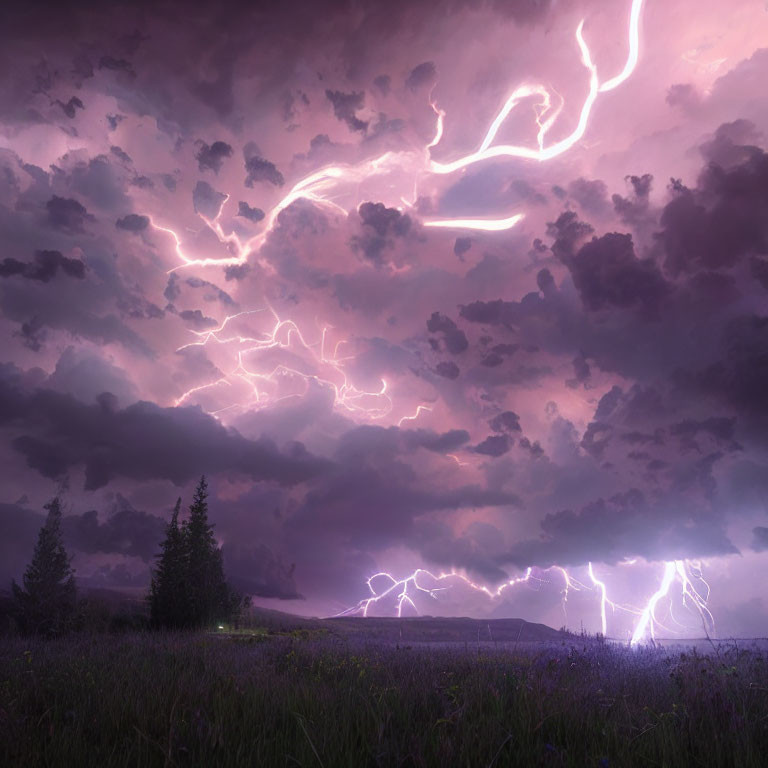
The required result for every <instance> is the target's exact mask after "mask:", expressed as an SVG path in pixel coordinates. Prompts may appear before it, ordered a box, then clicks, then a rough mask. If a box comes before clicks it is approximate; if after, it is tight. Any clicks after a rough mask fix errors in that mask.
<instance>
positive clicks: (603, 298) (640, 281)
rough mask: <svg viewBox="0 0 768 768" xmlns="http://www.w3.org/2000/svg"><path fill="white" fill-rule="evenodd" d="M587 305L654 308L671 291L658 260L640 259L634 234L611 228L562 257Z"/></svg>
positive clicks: (598, 308)
mask: <svg viewBox="0 0 768 768" xmlns="http://www.w3.org/2000/svg"><path fill="white" fill-rule="evenodd" d="M561 258H562V259H563V261H564V263H565V265H566V266H567V267H568V269H569V270H570V272H571V275H572V277H573V282H574V284H575V285H576V288H577V290H578V291H579V294H580V296H581V299H582V301H583V302H584V305H585V306H586V307H587V309H590V310H593V311H597V310H600V309H605V308H606V307H610V306H614V307H643V308H644V309H647V310H655V309H656V308H657V307H658V305H659V303H660V302H661V300H662V299H663V298H664V296H666V294H667V293H668V292H669V291H670V286H669V285H668V284H667V282H666V281H665V280H664V277H663V276H662V274H661V271H660V270H659V267H658V266H657V264H656V262H655V261H654V260H653V259H651V258H647V259H638V258H637V256H636V255H635V249H634V245H633V243H632V235H624V234H619V233H617V232H612V233H609V234H607V235H603V236H602V237H599V238H597V237H595V238H592V240H591V241H590V242H589V243H586V244H585V245H583V246H582V247H581V248H580V249H579V251H578V253H577V254H576V256H575V257H566V256H562V257H561Z"/></svg>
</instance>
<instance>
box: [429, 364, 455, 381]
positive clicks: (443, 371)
mask: <svg viewBox="0 0 768 768" xmlns="http://www.w3.org/2000/svg"><path fill="white" fill-rule="evenodd" d="M435 373H436V374H437V375H438V376H442V377H443V378H444V379H450V380H451V381H454V380H456V379H458V378H459V374H461V368H459V366H458V365H456V363H454V362H453V360H441V361H440V362H439V363H438V364H437V365H436V366H435Z"/></svg>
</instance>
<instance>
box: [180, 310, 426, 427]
mask: <svg viewBox="0 0 768 768" xmlns="http://www.w3.org/2000/svg"><path fill="white" fill-rule="evenodd" d="M257 313H267V314H268V315H270V316H271V318H272V321H273V322H272V324H271V327H270V328H269V329H268V330H266V331H264V332H262V333H260V334H258V335H242V334H232V335H226V336H225V335H222V334H224V332H225V331H226V329H227V326H228V325H229V324H230V323H232V322H233V321H235V320H237V319H238V318H242V317H244V316H248V315H254V314H257ZM329 330H330V327H329V326H325V327H323V328H322V330H321V331H320V338H319V340H318V341H316V342H310V341H308V340H307V338H306V336H305V333H304V332H303V331H302V330H301V329H300V328H299V326H298V325H297V323H296V322H295V321H293V320H282V319H281V318H280V317H279V316H278V315H277V313H276V312H275V310H274V309H272V307H269V306H266V307H264V308H261V309H253V310H247V311H244V312H238V313H237V314H234V315H230V316H228V317H226V318H225V319H224V321H223V322H222V323H220V324H219V326H218V327H217V328H214V329H212V330H208V331H192V333H193V334H195V336H196V337H197V338H196V340H195V341H191V342H189V343H188V344H184V345H183V346H181V347H179V348H178V350H177V352H180V351H182V350H184V349H187V348H189V347H194V346H201V347H205V346H207V345H209V344H218V345H230V344H231V345H235V346H236V347H237V351H236V359H237V364H236V366H235V367H234V368H233V370H232V371H231V372H230V373H229V374H228V375H226V376H224V377H221V378H219V379H216V380H215V381H212V382H210V383H208V384H203V385H200V386H195V387H192V388H191V389H189V390H187V391H186V392H184V393H182V394H181V395H180V396H179V397H178V398H176V401H175V405H181V404H182V403H184V402H185V401H186V400H187V399H188V398H189V397H190V396H191V395H193V394H195V393H197V392H200V391H203V390H205V389H208V388H211V387H216V386H219V385H221V384H226V385H227V386H232V380H233V379H239V380H240V381H242V382H245V384H246V386H247V388H248V390H249V396H248V398H247V399H246V400H245V401H243V402H239V403H236V404H235V405H236V406H237V407H240V408H251V409H260V408H264V407H266V406H268V405H272V404H274V403H275V402H277V401H278V400H282V399H287V398H286V397H275V396H274V395H273V394H272V393H273V390H274V389H275V385H276V384H277V383H278V381H279V380H280V379H281V378H285V377H294V378H297V379H299V380H301V381H303V382H304V383H305V385H306V386H309V384H310V382H315V383H316V384H318V385H320V386H322V387H327V388H328V389H329V390H330V391H331V392H332V393H333V397H334V406H336V407H338V408H341V409H343V410H346V411H348V412H350V413H352V414H355V415H358V416H362V417H364V418H368V419H381V418H384V417H385V416H388V415H389V414H390V413H391V412H392V408H393V404H392V400H391V398H390V396H389V394H388V392H387V382H386V381H385V380H383V379H382V380H381V386H380V387H379V389H377V390H372V391H367V390H363V389H359V388H358V387H356V386H355V385H354V384H353V383H352V382H351V381H350V380H349V377H348V376H347V374H346V372H345V371H344V363H345V362H346V361H347V360H350V359H352V358H351V356H346V357H342V356H340V354H339V350H340V348H341V347H342V346H343V345H344V344H346V343H348V342H347V340H346V339H341V340H339V341H337V342H336V343H335V344H334V345H333V348H332V350H327V349H326V341H327V336H328V331H329ZM289 349H297V350H299V351H300V352H301V353H302V354H303V355H304V356H305V357H306V358H307V359H308V361H309V365H308V367H309V368H310V369H311V370H300V369H299V368H297V367H295V366H290V365H284V364H277V365H274V366H271V367H267V368H266V370H258V369H256V368H255V367H254V365H255V361H254V358H256V360H257V359H258V354H259V353H264V352H267V351H268V350H289ZM305 391H306V389H305ZM296 396H297V395H293V394H292V395H288V396H287V397H296ZM231 407H234V406H231ZM221 410H223V409H221ZM430 410H432V409H431V408H430V407H429V406H426V405H419V406H418V407H417V409H416V412H415V413H414V414H412V415H407V416H403V417H402V418H401V419H400V421H399V422H398V423H399V424H402V423H403V422H404V421H413V420H415V419H417V418H418V416H419V415H420V414H421V413H422V412H424V411H430Z"/></svg>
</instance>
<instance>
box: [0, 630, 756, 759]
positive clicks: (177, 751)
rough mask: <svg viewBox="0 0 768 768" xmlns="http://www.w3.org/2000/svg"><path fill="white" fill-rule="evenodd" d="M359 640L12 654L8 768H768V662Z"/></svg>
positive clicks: (4, 690) (167, 644)
mask: <svg viewBox="0 0 768 768" xmlns="http://www.w3.org/2000/svg"><path fill="white" fill-rule="evenodd" d="M350 626H351V625H350ZM355 626H360V625H359V624H357V625H355ZM345 627H346V625H341V629H340V630H339V631H336V630H334V629H330V630H329V629H328V628H327V627H325V626H324V627H322V628H316V627H314V626H312V625H310V626H309V627H307V628H294V629H287V630H284V631H279V630H277V629H275V628H271V629H267V628H265V629H262V630H252V631H248V632H241V633H231V634H220V635H204V634H202V635H201V634H197V635H195V634H150V633H137V634H128V635H109V634H104V635H80V636H75V637H71V638H66V639H62V640H56V641H49V642H43V641H30V640H24V639H14V638H10V639H4V640H2V641H0V643H1V644H0V765H3V766H20V767H21V766H23V767H24V768H27V767H31V766H79V767H84V766H230V765H231V766H307V767H309V766H324V767H325V768H337V767H339V768H340V767H341V766H349V767H350V768H352V767H354V768H359V767H360V766H387V767H389V766H440V767H441V768H453V767H454V766H457V767H458V766H599V767H601V768H604V767H605V766H636V765H637V766H641V765H642V766H670V767H674V768H677V767H679V766H687V765H699V766H741V767H745V768H746V767H749V766H761V767H762V766H765V765H766V764H768V654H766V652H765V651H764V650H758V649H756V648H755V649H751V650H745V649H740V648H737V647H720V648H718V649H717V652H715V650H714V649H713V650H712V652H711V653H708V654H701V653H696V652H681V651H680V650H679V649H678V650H671V649H667V650H664V649H650V648H646V649H634V650H630V649H627V648H624V647H619V646H616V645H611V644H609V643H598V642H593V641H586V640H578V639H573V638H570V639H567V640H562V641H560V642H552V641H550V642H535V643H533V642H529V643H515V642H501V643H498V642H497V643H490V642H479V643H474V644H473V643H471V642H465V643H464V644H462V643H460V642H454V643H450V644H448V645H446V646H442V645H440V644H438V643H429V644H427V643H412V644H400V643H396V642H390V641H386V642H384V641H380V640H378V641H371V640H370V639H366V637H367V633H366V632H364V631H357V632H350V631H346V629H345Z"/></svg>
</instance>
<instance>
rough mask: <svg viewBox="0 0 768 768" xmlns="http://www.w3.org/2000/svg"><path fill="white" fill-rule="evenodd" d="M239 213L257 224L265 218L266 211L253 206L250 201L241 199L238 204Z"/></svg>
mask: <svg viewBox="0 0 768 768" xmlns="http://www.w3.org/2000/svg"><path fill="white" fill-rule="evenodd" d="M237 215H238V216H242V217H243V218H244V219H248V221H252V222H253V223H254V224H256V223H257V222H259V221H261V220H262V219H263V218H264V211H262V210H261V208H252V207H251V206H250V205H248V203H246V202H244V201H242V200H240V202H238V204H237Z"/></svg>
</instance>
